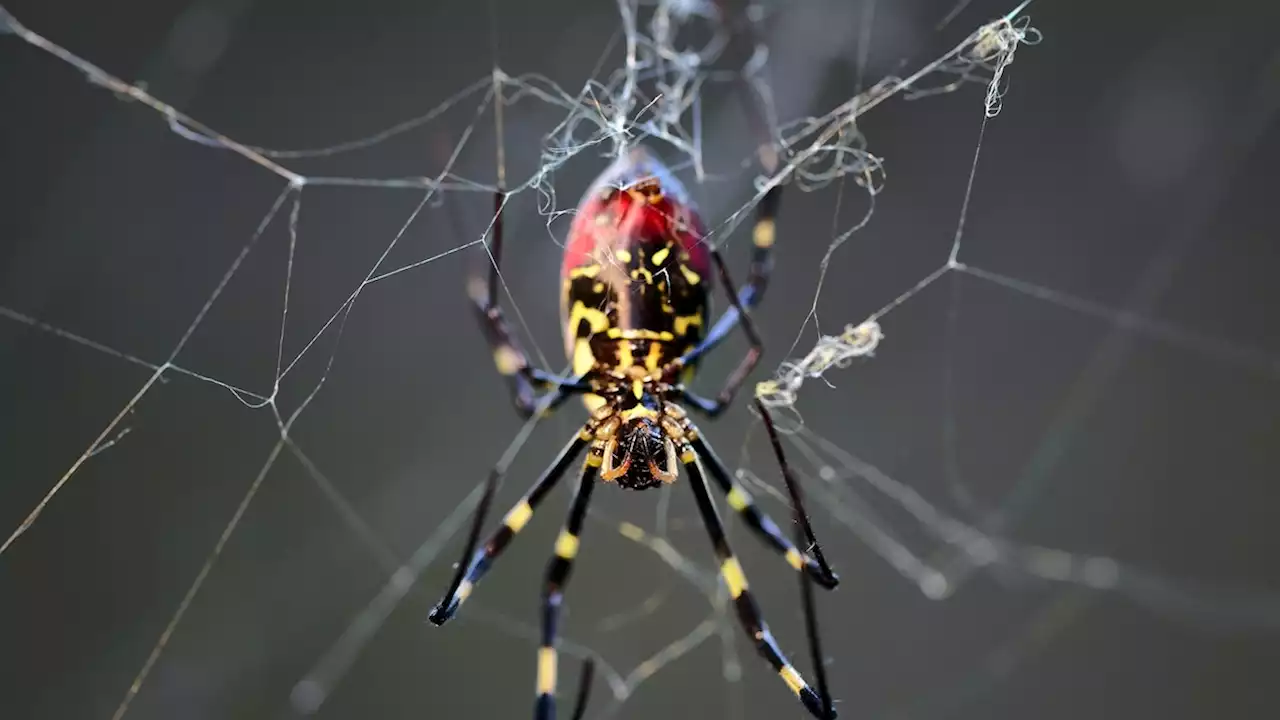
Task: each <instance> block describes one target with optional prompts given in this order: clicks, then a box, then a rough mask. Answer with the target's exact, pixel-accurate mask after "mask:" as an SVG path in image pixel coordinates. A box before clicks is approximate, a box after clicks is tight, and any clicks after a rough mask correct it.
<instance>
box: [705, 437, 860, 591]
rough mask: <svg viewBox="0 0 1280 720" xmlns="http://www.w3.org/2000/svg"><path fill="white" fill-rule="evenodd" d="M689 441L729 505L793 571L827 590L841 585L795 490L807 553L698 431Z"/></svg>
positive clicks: (788, 478) (790, 482)
mask: <svg viewBox="0 0 1280 720" xmlns="http://www.w3.org/2000/svg"><path fill="white" fill-rule="evenodd" d="M690 444H691V445H693V450H694V452H696V453H697V454H698V457H700V458H702V462H703V464H704V465H705V466H706V469H707V470H708V471H710V473H711V477H712V479H714V480H715V482H716V485H718V486H720V490H721V492H723V493H725V496H726V499H727V500H728V501H729V507H731V508H733V510H734V511H735V512H737V513H738V514H739V515H741V516H742V520H743V522H745V523H746V524H747V527H749V528H750V529H751V531H752V532H754V533H755V534H756V536H757V537H759V538H760V539H761V540H762V541H763V542H764V543H765V544H766V545H768V546H770V547H772V548H773V549H774V550H775V551H777V552H778V553H779V554H781V555H782V556H783V557H784V558H786V560H787V563H788V564H789V565H791V567H793V568H795V569H796V570H804V571H805V572H806V573H807V574H808V575H809V576H811V577H812V578H813V580H814V582H816V583H818V584H819V585H821V586H822V587H824V588H826V589H828V590H830V589H832V588H834V587H835V586H836V585H839V584H840V578H839V577H837V576H836V574H835V573H834V572H832V571H831V567H830V566H829V565H827V561H826V558H824V557H823V555H822V550H821V548H820V547H819V546H818V541H817V540H816V539H814V538H813V529H812V528H811V527H810V526H809V518H808V516H807V514H806V513H805V511H804V506H803V505H802V504H801V503H800V502H799V496H798V494H797V493H792V495H791V499H792V504H793V506H794V508H795V511H796V515H797V517H798V518H799V522H800V526H801V530H802V532H804V534H805V541H804V543H801V545H802V546H805V547H808V548H811V551H810V552H801V551H800V550H799V549H797V547H796V544H793V543H792V542H791V540H789V539H788V538H787V536H786V535H784V534H783V533H782V530H781V529H779V528H778V524H777V523H776V522H774V521H773V519H772V518H770V517H769V516H768V515H767V514H766V513H765V512H764V511H763V510H761V509H760V507H759V506H757V505H756V504H755V502H754V500H753V499H752V498H751V495H750V494H749V493H748V492H747V491H746V490H745V489H744V488H743V487H742V486H741V485H739V484H738V483H737V482H734V480H733V479H732V478H731V477H730V475H729V470H728V468H727V467H726V466H725V464H724V461H723V460H721V459H720V458H719V457H718V456H717V455H716V453H715V451H714V450H712V448H711V446H710V445H709V444H708V443H707V441H706V440H704V439H703V438H702V436H701V434H699V435H697V436H695V437H694V439H693V440H692V441H691V442H690ZM775 449H778V450H780V449H781V446H780V445H779V446H777V447H776V448H775ZM778 458H779V461H780V462H781V463H782V468H783V470H782V476H783V478H784V479H786V482H787V487H788V488H790V487H791V486H792V485H793V484H794V480H793V478H792V477H791V469H790V468H789V467H788V466H787V464H786V460H785V459H783V457H782V455H781V454H779V455H778ZM797 492H798V489H797Z"/></svg>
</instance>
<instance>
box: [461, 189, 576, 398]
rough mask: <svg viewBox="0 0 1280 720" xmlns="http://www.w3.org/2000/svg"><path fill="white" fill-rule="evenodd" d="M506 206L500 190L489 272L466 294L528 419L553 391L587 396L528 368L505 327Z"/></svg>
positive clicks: (496, 196) (472, 281)
mask: <svg viewBox="0 0 1280 720" xmlns="http://www.w3.org/2000/svg"><path fill="white" fill-rule="evenodd" d="M505 204H506V194H505V193H504V192H503V191H502V190H501V189H499V190H498V192H496V193H495V194H494V196H493V212H494V221H493V237H492V240H491V242H490V244H489V246H488V254H489V263H488V271H487V273H484V272H474V273H473V274H472V276H471V279H470V281H468V283H467V294H468V295H469V296H470V297H471V303H472V305H473V307H474V309H475V312H476V317H477V319H478V320H479V321H480V327H481V329H482V330H483V331H484V335H485V339H486V340H487V341H488V342H489V347H490V348H492V350H493V362H494V364H495V365H496V366H497V368H498V372H499V373H500V374H501V375H502V376H503V377H505V378H506V379H507V385H508V389H509V390H510V393H511V400H512V402H513V403H514V404H515V408H516V412H517V413H519V415H520V416H521V417H523V418H527V417H529V416H530V415H532V414H533V412H534V410H535V409H536V408H537V407H538V403H539V401H540V400H542V399H543V398H544V397H545V394H546V393H549V392H554V391H556V390H566V391H569V392H575V393H581V392H586V391H587V390H588V387H587V386H586V384H584V383H583V382H582V381H581V379H574V380H566V379H562V378H559V377H557V376H555V375H552V374H551V373H549V372H546V371H545V370H541V369H539V368H535V367H531V366H530V365H529V357H528V356H527V355H526V354H525V352H524V350H522V349H521V348H520V344H519V342H518V341H517V340H516V337H515V335H513V334H512V333H511V328H510V327H509V326H508V325H507V320H506V317H505V316H504V315H503V313H502V306H501V304H500V303H499V302H498V283H499V282H500V281H501V279H502V278H501V265H502V236H503V232H502V228H503V221H502V215H503V212H502V208H503V206H504V205H505Z"/></svg>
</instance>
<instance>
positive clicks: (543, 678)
mask: <svg viewBox="0 0 1280 720" xmlns="http://www.w3.org/2000/svg"><path fill="white" fill-rule="evenodd" d="M555 692H556V649H555V648H551V647H540V648H538V694H539V695H554V694H555Z"/></svg>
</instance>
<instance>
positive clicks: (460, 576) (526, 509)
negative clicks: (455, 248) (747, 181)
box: [431, 149, 838, 720]
mask: <svg viewBox="0 0 1280 720" xmlns="http://www.w3.org/2000/svg"><path fill="white" fill-rule="evenodd" d="M780 188H781V186H780V185H779V186H775V187H774V188H773V189H772V190H770V191H769V192H768V193H767V194H766V195H765V196H764V197H763V199H762V201H761V203H760V204H759V206H758V208H757V218H756V223H755V227H754V232H753V240H754V250H753V254H752V259H751V269H750V276H749V278H748V280H747V285H746V286H745V287H744V288H743V289H742V291H741V293H738V292H736V291H735V289H734V286H733V283H732V282H731V281H730V279H729V276H728V272H727V271H726V269H725V266H724V261H723V259H722V258H721V257H720V254H719V252H718V251H716V250H708V248H707V246H706V245H705V244H704V243H703V242H702V239H703V236H704V232H705V231H704V227H703V225H702V220H701V218H700V217H699V216H698V213H697V210H696V209H695V207H694V205H693V204H692V202H691V200H690V198H689V196H688V194H687V193H686V191H685V189H684V188H683V187H682V186H681V185H680V183H679V182H678V181H677V180H676V179H675V178H674V176H673V175H672V174H671V173H670V171H668V170H667V168H665V167H664V166H663V165H662V164H661V163H660V162H659V161H658V160H656V159H655V158H654V157H653V156H652V155H650V154H649V153H648V152H646V151H645V150H643V149H634V150H632V151H631V152H630V153H628V154H626V155H624V156H623V157H621V158H619V160H618V161H617V162H615V163H614V164H613V165H612V166H611V167H610V168H608V169H607V170H606V171H605V172H604V173H603V174H601V176H600V177H599V179H598V180H597V181H596V182H595V184H594V185H593V186H592V188H591V189H589V190H588V191H587V193H586V195H585V196H584V198H583V200H582V202H581V204H580V205H579V207H578V214H577V217H576V218H575V220H574V223H573V226H572V228H571V230H570V232H569V238H568V242H567V243H566V247H565V253H564V263H563V267H562V273H561V275H562V279H563V284H564V287H563V292H562V294H561V316H562V320H563V329H564V341H565V351H566V353H567V354H568V356H569V358H570V359H571V360H572V362H573V374H574V376H573V377H572V378H568V379H564V378H559V377H556V376H555V375H552V374H550V373H548V372H546V371H544V370H540V369H538V368H533V367H530V365H529V362H528V359H527V357H526V355H525V354H524V352H523V351H521V350H520V348H519V347H518V346H517V344H516V340H515V338H514V337H513V336H512V335H511V333H510V331H509V329H508V327H507V324H506V321H505V320H504V318H503V315H502V310H501V308H500V307H499V305H498V302H497V293H496V288H497V279H498V273H499V264H500V261H501V252H502V214H501V207H502V195H501V194H499V195H498V198H497V200H498V202H497V203H496V209H497V213H498V215H497V218H496V219H495V222H494V233H493V242H492V245H491V248H490V250H491V253H492V260H493V262H492V263H491V266H490V270H489V273H488V277H487V279H486V278H485V277H484V276H482V275H481V276H476V277H474V278H473V279H472V281H471V282H470V284H469V292H470V294H471V298H472V300H473V301H474V303H475V308H476V310H477V311H478V313H479V317H480V321H481V324H482V326H483V328H484V330H485V334H486V335H487V337H488V340H489V343H490V345H491V346H492V348H493V354H494V360H495V362H496V363H497V366H498V371H499V372H500V373H501V374H502V375H504V376H505V377H506V378H507V380H508V383H509V385H510V389H511V394H512V398H513V399H514V401H515V406H516V409H517V411H518V412H519V413H520V414H521V415H522V416H524V417H529V416H530V415H532V414H533V413H534V412H550V411H551V410H553V409H554V408H556V407H558V406H559V405H560V404H561V403H563V402H564V400H565V399H566V398H568V397H570V396H572V395H581V396H582V397H583V399H584V402H585V404H586V406H587V409H588V410H589V412H590V417H589V419H588V420H587V422H586V424H584V425H583V427H582V429H581V430H580V431H579V432H578V433H577V434H576V435H575V436H574V437H573V439H572V440H570V441H569V443H568V445H566V446H565V447H564V449H563V450H561V451H560V454H559V455H558V456H557V457H556V459H555V460H554V461H553V462H552V463H551V465H550V467H548V468H547V469H546V470H545V471H544V472H543V473H542V476H541V477H540V478H538V480H537V482H535V483H534V485H533V487H532V488H531V489H530V490H529V491H528V492H527V493H526V494H525V495H524V497H523V498H522V499H521V500H520V502H518V503H517V504H516V505H515V507H514V508H512V509H511V511H510V512H508V513H507V515H506V517H505V518H504V519H503V522H502V527H500V528H498V529H497V531H496V532H494V534H493V535H492V537H490V538H489V540H488V541H487V542H486V543H485V544H484V546H483V547H479V548H477V547H476V546H477V539H478V534H479V530H480V527H481V525H482V523H483V522H484V516H485V514H486V512H487V510H488V506H489V504H490V500H491V499H492V494H493V491H494V489H495V487H496V482H497V478H498V477H499V475H500V474H501V472H502V468H501V467H499V468H497V469H495V471H494V472H493V473H491V475H490V478H489V486H488V488H487V492H486V494H485V495H484V499H483V500H482V501H481V504H480V506H479V510H478V511H477V513H476V517H475V521H474V524H473V526H472V529H471V537H470V541H469V543H468V548H467V550H466V551H465V553H464V555H463V558H464V559H466V557H467V556H468V555H469V556H471V557H470V561H469V562H468V563H466V564H462V563H460V564H459V566H458V571H457V573H456V575H455V576H454V578H453V582H452V584H451V586H450V587H449V590H448V592H447V593H446V594H445V596H444V598H443V599H442V600H441V601H440V603H439V604H438V605H437V606H436V607H435V609H434V610H433V611H432V613H431V621H432V622H433V623H435V624H436V625H441V624H443V623H445V622H446V621H447V620H448V619H449V618H450V617H452V616H453V615H454V613H456V612H457V610H458V607H459V606H460V605H461V604H462V602H463V601H464V600H466V599H467V597H468V596H470V595H471V592H472V590H473V589H474V587H475V585H476V583H478V582H479V581H480V578H482V577H483V576H484V574H485V572H486V571H487V570H488V569H489V566H490V565H491V564H492V562H493V560H494V559H495V558H497V557H498V556H499V555H500V554H501V553H502V551H503V550H504V549H505V548H506V547H507V545H508V544H509V543H510V541H511V539H512V538H513V537H515V535H516V533H518V532H520V530H521V528H523V527H524V526H525V524H526V523H528V521H529V519H530V518H531V517H532V516H533V513H534V510H535V509H536V508H537V507H538V505H539V503H541V501H542V500H543V498H545V497H546V496H547V494H548V493H549V492H550V491H551V489H552V488H553V487H554V486H555V484H556V483H557V482H558V481H559V480H560V478H561V477H562V476H563V475H564V473H565V471H566V470H567V469H568V467H569V465H570V464H571V463H572V462H573V461H574V459H575V458H576V457H577V456H578V455H579V453H581V452H582V450H583V449H587V457H586V461H585V462H584V463H583V465H582V470H581V472H580V475H579V480H578V489H577V492H576V494H575V496H574V499H573V503H572V506H571V508H570V510H569V517H568V520H567V521H566V522H565V525H564V528H563V530H562V531H561V533H560V536H559V538H558V539H557V540H556V544H555V557H553V558H552V560H551V562H550V564H549V566H548V568H547V573H546V585H545V587H544V589H543V617H542V646H541V648H540V649H539V651H538V672H537V700H536V704H535V710H534V717H535V718H536V719H537V720H551V718H553V717H554V715H555V694H556V668H557V656H556V649H555V648H556V640H557V631H556V626H557V623H558V620H559V615H560V607H561V602H562V599H563V592H564V587H565V584H566V582H567V581H568V578H569V571H570V568H571V567H572V563H573V559H574V557H575V556H576V555H577V553H578V546H579V537H580V534H581V532H582V524H583V519H584V518H585V516H586V513H587V504H588V501H589V500H590V498H591V492H592V490H593V489H594V488H595V485H596V483H595V478H596V477H598V478H599V479H600V480H603V481H604V482H606V483H616V484H617V485H618V486H619V487H622V488H626V489H632V490H643V489H646V488H651V487H656V486H661V485H665V484H669V483H673V482H675V480H676V478H677V477H678V476H679V471H680V467H681V466H683V467H684V470H685V472H686V474H687V475H688V477H689V484H690V487H692V488H693V493H694V497H695V498H696V500H697V504H698V510H699V512H700V513H701V515H702V520H703V522H704V523H705V525H706V527H707V532H708V533H709V534H710V536H711V542H712V544H713V545H714V547H715V553H716V556H717V558H718V559H719V561H720V576H721V578H722V579H723V580H724V583H725V585H726V587H727V588H728V591H729V594H730V596H731V597H732V598H733V601H734V604H735V607H736V609H737V614H738V618H739V620H740V622H741V624H742V627H743V629H744V630H745V631H746V632H747V634H748V635H750V636H751V638H752V640H753V641H754V642H755V644H756V647H757V649H758V650H759V652H760V654H761V655H763V656H764V658H765V659H766V660H768V661H769V663H770V665H772V666H773V668H774V670H776V671H777V672H778V674H779V675H780V676H781V677H782V679H783V680H784V681H785V682H786V684H787V686H788V687H790V688H791V690H792V691H793V692H795V694H796V695H797V696H798V697H799V699H800V701H801V702H802V703H803V704H804V706H805V707H806V708H807V709H808V710H809V712H810V713H812V714H813V715H814V716H815V717H817V718H824V719H825V718H834V717H835V716H836V713H835V710H834V708H833V707H832V704H831V700H830V697H829V694H828V692H827V690H826V681H825V673H824V671H823V668H822V664H821V658H820V651H818V650H817V649H816V648H817V642H818V637H817V629H816V623H815V620H814V617H813V607H812V598H811V593H810V590H809V584H808V583H809V579H808V578H811V579H812V581H816V582H817V583H818V584H819V585H821V586H823V587H824V588H828V589H830V588H834V587H835V586H836V584H837V582H838V579H837V578H836V576H835V574H834V573H833V572H832V571H831V568H830V567H829V566H828V565H827V563H826V561H825V559H824V558H823V556H822V552H821V550H820V548H819V546H818V544H817V541H816V540H815V539H814V536H813V530H812V529H811V527H810V526H809V522H808V519H807V516H806V515H805V513H804V510H803V505H802V504H801V499H800V495H799V489H798V487H797V486H796V484H795V482H794V480H793V479H792V478H791V475H790V472H789V470H788V468H787V463H786V459H785V458H784V456H783V453H782V445H781V443H780V442H779V440H778V436H777V432H776V430H775V428H774V426H773V423H772V421H771V420H770V419H769V415H768V413H767V411H766V410H765V408H764V406H763V405H761V404H760V403H759V402H757V403H756V407H757V409H758V411H759V412H760V415H761V417H762V418H763V419H764V420H765V427H766V429H767V430H768V432H769V434H770V438H771V440H772V445H773V449H774V452H775V454H776V456H777V459H778V462H779V464H780V465H781V467H782V472H783V476H784V479H785V480H786V482H787V486H788V489H789V490H790V491H791V497H792V501H793V504H794V505H795V511H796V519H797V521H798V527H799V528H800V531H801V532H802V533H803V534H798V539H799V541H800V542H801V543H802V544H803V545H805V546H806V547H808V548H811V551H809V552H805V551H802V550H800V549H799V548H797V546H796V544H795V543H793V542H792V541H791V540H789V539H788V538H787V537H786V536H785V535H784V534H783V533H782V532H781V531H780V530H779V528H778V525H777V523H775V522H774V521H773V520H771V519H770V518H769V517H768V516H767V515H766V514H765V513H764V512H763V511H762V510H761V509H760V508H759V507H757V506H756V505H755V503H753V502H752V499H751V496H750V495H748V494H747V492H746V491H745V490H744V489H743V488H742V487H740V486H739V485H738V484H737V483H736V482H735V481H734V480H733V478H732V477H731V475H730V473H729V471H728V469H727V468H726V466H725V464H724V463H723V462H722V461H721V460H720V459H719V458H718V457H717V456H716V454H715V452H714V451H713V450H712V449H711V446H710V445H709V444H708V443H707V441H706V440H705V439H704V438H703V437H702V435H701V434H700V433H699V432H698V429H697V427H696V426H695V425H694V424H693V422H692V421H691V420H690V418H689V417H688V415H687V414H686V413H685V411H684V410H683V409H682V408H681V406H680V405H679V404H677V403H684V404H687V405H689V406H691V407H692V408H694V409H695V410H698V411H700V412H702V413H704V414H706V415H707V416H709V417H715V416H717V415H719V414H720V413H721V412H723V411H724V410H725V408H727V407H728V406H729V405H730V403H731V402H732V401H733V398H734V395H735V394H736V393H737V392H738V389H739V388H740V387H741V386H742V384H743V382H744V381H745V380H746V377H747V375H748V374H749V373H750V372H751V370H752V368H754V367H755V365H756V363H757V362H758V361H759V359H760V354H761V350H762V343H761V341H760V337H759V335H758V334H757V333H756V330H755V328H754V326H753V324H752V321H751V318H750V316H749V315H748V314H747V309H748V308H751V307H752V306H754V305H755V304H756V303H758V302H759V300H760V298H761V296H762V294H763V293H764V290H765V286H766V285H767V283H768V279H769V273H770V270H771V268H772V249H773V241H774V217H775V215H776V213H777V209H778V201H779V197H780ZM712 265H714V266H715V271H716V273H717V275H718V276H719V277H720V281H721V283H722V284H723V285H724V286H725V291H726V293H727V295H728V297H729V302H730V304H731V307H730V308H729V309H728V310H727V311H726V312H725V313H724V314H723V315H722V316H721V317H720V319H719V320H718V321H717V322H716V323H715V325H714V326H712V328H711V330H710V331H709V332H707V333H706V334H705V336H704V335H703V328H704V326H705V321H706V318H707V312H708V309H709V302H708V294H709V289H710V286H711V284H712V278H711V276H710V271H711V269H712ZM739 325H740V326H741V327H742V329H743V331H744V332H745V333H746V335H747V337H748V339H749V340H750V343H751V347H750V349H749V350H748V352H747V354H746V356H745V357H744V358H743V359H742V362H741V363H740V364H739V365H738V367H737V369H736V370H735V371H734V372H733V374H732V375H731V376H730V377H729V379H728V381H727V382H726V384H725V386H724V388H723V389H722V390H721V391H720V394H719V395H718V396H716V397H715V399H708V398H703V397H699V396H697V395H695V394H693V393H691V392H690V391H689V390H687V389H686V388H685V386H684V382H685V381H687V380H688V379H689V378H690V377H691V376H692V374H693V371H694V369H695V367H696V365H697V363H698V360H699V359H700V358H702V356H703V355H705V354H706V353H707V352H709V351H710V350H712V349H713V348H715V347H716V346H717V345H719V344H720V342H721V341H723V340H724V339H725V337H726V336H727V335H728V334H729V332H730V331H731V330H732V329H733V328H734V327H736V326H739ZM703 467H705V468H706V469H707V470H709V471H710V474H711V478H712V479H713V480H714V481H715V483H716V485H718V486H719V488H720V490H721V491H722V492H724V493H725V494H726V496H727V501H728V503H729V506H730V507H731V508H733V510H734V511H736V512H737V513H738V514H739V515H740V516H742V518H743V520H744V521H745V522H746V524H747V526H748V527H749V528H751V530H753V531H754V532H755V534H756V535H758V536H759V537H760V538H761V539H762V540H763V541H764V542H765V543H766V544H768V545H769V546H770V547H772V548H773V549H774V550H776V551H777V552H778V553H780V554H781V555H782V556H783V557H785V559H786V560H787V562H788V563H789V564H790V565H791V566H792V567H794V568H795V569H796V570H800V571H802V572H803V573H804V575H805V576H807V578H805V577H804V576H802V586H803V588H804V592H803V601H804V610H805V618H806V627H807V628H808V633H809V641H810V646H811V649H813V654H814V657H815V664H816V667H815V673H817V678H818V690H817V691H815V690H814V689H812V688H811V687H810V686H809V685H808V684H807V683H806V682H805V680H804V679H803V678H802V677H801V676H800V673H799V672H798V671H796V669H795V668H794V667H793V666H792V664H791V663H790V662H789V661H788V660H787V658H786V657H785V656H784V655H783V653H782V650H781V649H780V648H779V647H778V644H777V642H776V641H775V640H774V638H773V635H772V634H771V633H770V632H769V628H768V626H767V625H766V624H765V621H764V618H763V617H762V616H761V614H760V610H759V607H758V606H757V605H756V602H755V600H754V599H753V598H752V596H751V593H750V591H749V590H748V589H747V579H746V576H745V574H744V573H743V570H742V566H741V565H740V564H739V562H738V560H737V558H736V557H734V554H733V551H732V550H731V549H730V548H729V543H728V540H727V539H726V538H725V534H724V528H723V526H722V525H721V523H720V517H719V515H718V513H717V512H716V508H715V505H714V504H713V503H712V500H711V497H710V495H709V493H708V490H707V483H706V479H705V478H704V476H703ZM588 675H589V673H588ZM586 682H589V679H584V684H585V683H586ZM584 702H585V685H584V688H583V690H582V692H581V693H580V695H579V706H578V709H577V711H576V712H575V716H577V715H580V714H581V713H582V711H583V704H584Z"/></svg>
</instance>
